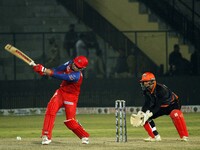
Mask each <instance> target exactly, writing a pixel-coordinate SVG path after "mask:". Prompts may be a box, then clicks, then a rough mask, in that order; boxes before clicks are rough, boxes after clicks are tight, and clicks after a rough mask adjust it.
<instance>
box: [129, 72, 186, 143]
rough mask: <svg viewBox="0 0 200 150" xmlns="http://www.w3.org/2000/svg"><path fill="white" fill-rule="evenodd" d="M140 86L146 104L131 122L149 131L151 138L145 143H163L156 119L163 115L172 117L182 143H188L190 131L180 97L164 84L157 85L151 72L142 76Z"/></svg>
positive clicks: (132, 117)
mask: <svg viewBox="0 0 200 150" xmlns="http://www.w3.org/2000/svg"><path fill="white" fill-rule="evenodd" d="M140 85H141V88H142V91H143V95H144V98H145V102H144V105H143V107H142V110H141V111H139V112H138V113H137V114H132V116H131V118H130V121H131V124H132V125H133V126H135V127H138V126H143V127H144V129H145V130H146V131H147V133H148V135H149V137H148V138H146V139H144V141H146V142H157V141H161V136H160V135H159V133H158V131H157V129H156V125H155V123H154V119H156V118H158V117H160V116H163V115H169V116H170V117H171V119H172V121H173V123H174V126H175V127H176V130H177V131H178V134H179V136H180V138H181V141H188V131H187V127H186V123H185V119H184V116H183V113H182V112H181V106H180V101H179V99H178V96H177V95H176V94H175V93H174V92H172V91H171V90H170V89H169V88H168V87H167V86H165V85H164V84H160V83H157V82H156V79H155V76H154V74H153V73H151V72H145V73H144V74H143V75H142V79H141V80H140Z"/></svg>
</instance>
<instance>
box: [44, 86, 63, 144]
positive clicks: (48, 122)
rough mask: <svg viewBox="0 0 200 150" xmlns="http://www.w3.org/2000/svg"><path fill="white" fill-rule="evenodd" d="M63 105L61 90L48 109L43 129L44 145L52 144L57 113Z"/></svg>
mask: <svg viewBox="0 0 200 150" xmlns="http://www.w3.org/2000/svg"><path fill="white" fill-rule="evenodd" d="M62 105H63V103H62V96H61V95H60V93H59V90H57V91H56V92H55V94H54V95H53V97H52V98H51V100H50V101H49V103H48V105H47V108H46V112H45V117H44V123H43V129H42V138H43V141H42V144H49V143H50V142H51V138H52V130H53V127H54V122H55V118H56V113H57V112H58V110H59V109H60V107H61V106H62Z"/></svg>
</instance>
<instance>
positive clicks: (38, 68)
mask: <svg viewBox="0 0 200 150" xmlns="http://www.w3.org/2000/svg"><path fill="white" fill-rule="evenodd" d="M33 70H34V71H35V72H37V73H39V74H40V75H41V76H44V75H45V73H44V71H45V70H46V68H45V67H44V66H43V65H41V64H37V65H35V66H33Z"/></svg>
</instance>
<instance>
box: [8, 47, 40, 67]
mask: <svg viewBox="0 0 200 150" xmlns="http://www.w3.org/2000/svg"><path fill="white" fill-rule="evenodd" d="M5 50H7V51H8V52H10V53H11V54H13V55H15V56H16V57H18V58H19V59H21V60H23V61H24V62H25V63H27V64H28V65H30V66H35V65H36V64H35V63H34V61H33V60H32V59H31V58H30V57H28V56H27V55H26V54H24V53H23V52H22V51H21V50H19V49H17V48H16V47H14V46H12V45H11V44H7V45H6V46H5Z"/></svg>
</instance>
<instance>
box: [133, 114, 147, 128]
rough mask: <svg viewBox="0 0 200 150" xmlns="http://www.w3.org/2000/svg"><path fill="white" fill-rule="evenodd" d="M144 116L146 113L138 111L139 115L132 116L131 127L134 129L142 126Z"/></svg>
mask: <svg viewBox="0 0 200 150" xmlns="http://www.w3.org/2000/svg"><path fill="white" fill-rule="evenodd" d="M144 114H145V113H144V112H142V111H138V113H137V114H132V115H131V117H130V122H131V125H132V126H133V127H139V126H141V124H142V122H143V118H144Z"/></svg>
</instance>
